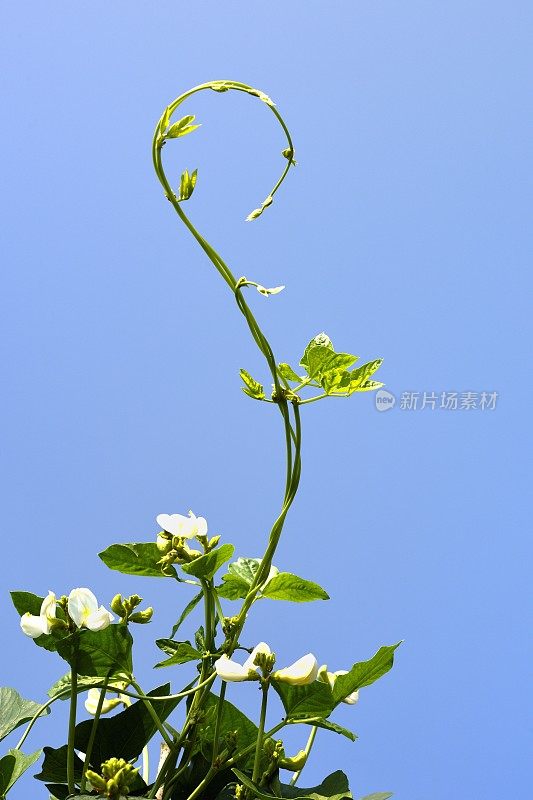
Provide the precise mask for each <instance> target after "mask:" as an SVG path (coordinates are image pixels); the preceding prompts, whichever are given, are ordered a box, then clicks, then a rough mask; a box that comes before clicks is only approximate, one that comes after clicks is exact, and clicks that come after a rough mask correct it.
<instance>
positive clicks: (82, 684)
mask: <svg viewBox="0 0 533 800" xmlns="http://www.w3.org/2000/svg"><path fill="white" fill-rule="evenodd" d="M128 679H129V675H115V676H114V678H112V679H110V680H109V683H108V689H109V690H110V691H112V690H113V688H116V689H117V690H119V689H120V688H121V687H120V686H119V684H120V683H124V681H128V682H129V680H128ZM102 683H103V678H99V677H93V678H91V677H89V676H88V675H78V680H77V687H78V694H81V692H86V691H88V690H89V689H91V688H92V687H93V686H101V685H102ZM70 685H71V680H70V672H67V673H66V674H65V675H63V677H62V678H59V680H57V681H56V682H55V683H54V684H53V685H52V686H51V687H50V688H49V689H48V691H47V695H48V697H55V696H56V695H58V694H61V695H62V697H60V700H68V699H69V697H70V695H69V692H70Z"/></svg>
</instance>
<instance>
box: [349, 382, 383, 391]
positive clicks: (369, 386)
mask: <svg viewBox="0 0 533 800" xmlns="http://www.w3.org/2000/svg"><path fill="white" fill-rule="evenodd" d="M382 386H385V384H384V383H381V382H380V381H365V382H364V383H362V384H361V385H360V386H358V387H357V389H355V391H356V392H373V391H374V390H375V389H380V388H381V387H382Z"/></svg>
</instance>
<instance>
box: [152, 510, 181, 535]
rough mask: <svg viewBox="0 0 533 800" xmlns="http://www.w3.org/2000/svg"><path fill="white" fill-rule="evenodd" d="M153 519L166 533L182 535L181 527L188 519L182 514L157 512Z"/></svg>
mask: <svg viewBox="0 0 533 800" xmlns="http://www.w3.org/2000/svg"><path fill="white" fill-rule="evenodd" d="M155 521H156V522H157V524H158V525H160V526H161V527H162V528H163V530H164V531H167V533H171V534H172V535H173V536H183V535H184V533H183V529H184V527H185V526H186V525H187V524H188V521H189V520H188V518H187V517H184V516H183V514H159V515H158V516H157V517H156V520H155Z"/></svg>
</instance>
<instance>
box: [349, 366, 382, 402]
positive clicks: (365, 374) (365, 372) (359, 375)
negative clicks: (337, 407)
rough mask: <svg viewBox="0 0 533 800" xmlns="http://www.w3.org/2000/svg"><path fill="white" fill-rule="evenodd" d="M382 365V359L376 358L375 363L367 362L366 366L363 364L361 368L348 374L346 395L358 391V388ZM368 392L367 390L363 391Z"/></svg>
mask: <svg viewBox="0 0 533 800" xmlns="http://www.w3.org/2000/svg"><path fill="white" fill-rule="evenodd" d="M382 364H383V359H382V358H377V359H376V360H375V361H368V362H367V363H366V364H363V365H362V366H361V367H358V368H357V369H354V370H353V371H352V372H350V384H349V386H348V394H353V393H354V392H357V391H359V389H360V387H362V386H363V385H364V384H365V383H366V381H367V380H368V378H370V377H371V376H372V375H373V374H374V372H376V371H377V370H378V369H379V368H380V367H381V365H382ZM363 391H368V390H363Z"/></svg>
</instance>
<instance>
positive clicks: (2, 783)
mask: <svg viewBox="0 0 533 800" xmlns="http://www.w3.org/2000/svg"><path fill="white" fill-rule="evenodd" d="M0 720H1V717H0ZM1 721H2V722H3V720H1ZM42 752H43V751H42V750H37V752H35V753H31V755H28V756H26V755H24V753H22V752H21V751H20V750H8V752H7V755H5V756H3V758H0V797H5V796H6V794H7V793H8V792H9V790H10V789H11V787H12V786H13V784H14V783H15V782H16V781H17V780H18V779H19V778H20V776H21V775H22V774H23V773H24V772H26V770H27V769H29V768H30V767H31V765H32V764H35V762H36V761H37V759H38V758H39V757H40V755H41V753H42Z"/></svg>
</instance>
